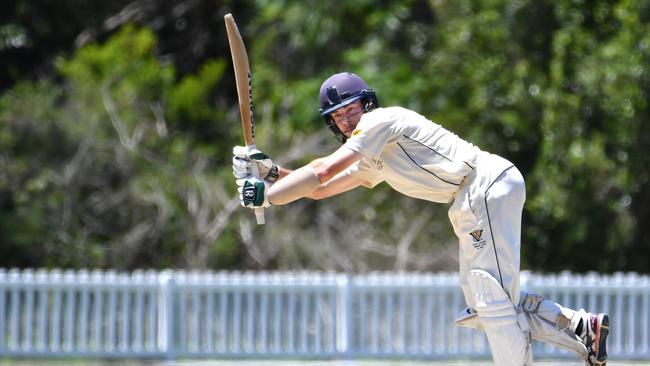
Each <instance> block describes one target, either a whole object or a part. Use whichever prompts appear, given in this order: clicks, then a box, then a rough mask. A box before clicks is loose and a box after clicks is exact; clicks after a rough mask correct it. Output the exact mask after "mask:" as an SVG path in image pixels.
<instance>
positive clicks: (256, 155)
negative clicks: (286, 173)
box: [232, 146, 280, 183]
mask: <svg viewBox="0 0 650 366" xmlns="http://www.w3.org/2000/svg"><path fill="white" fill-rule="evenodd" d="M232 154H233V158H232V174H233V175H234V176H235V178H237V179H243V178H246V177H247V176H249V175H252V173H253V170H254V169H253V164H255V165H254V167H255V168H256V170H257V174H258V175H259V177H260V178H261V179H264V180H266V181H268V182H270V183H274V182H275V181H276V180H278V177H279V176H280V175H279V169H278V165H277V164H275V163H274V162H273V160H271V158H269V157H268V156H267V155H266V154H264V153H263V152H261V151H260V150H258V149H253V150H250V151H249V150H248V148H247V147H245V146H235V147H234V148H233V149H232Z"/></svg>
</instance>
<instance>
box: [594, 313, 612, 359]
mask: <svg viewBox="0 0 650 366" xmlns="http://www.w3.org/2000/svg"><path fill="white" fill-rule="evenodd" d="M598 324H599V326H598V331H597V332H596V339H595V342H594V343H596V345H597V348H596V364H597V365H601V366H606V365H607V335H608V334H609V316H608V315H607V314H598Z"/></svg>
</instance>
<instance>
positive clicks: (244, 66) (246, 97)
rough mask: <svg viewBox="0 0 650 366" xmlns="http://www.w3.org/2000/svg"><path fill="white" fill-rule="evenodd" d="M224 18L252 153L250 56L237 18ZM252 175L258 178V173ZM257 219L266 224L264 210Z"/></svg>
mask: <svg viewBox="0 0 650 366" xmlns="http://www.w3.org/2000/svg"><path fill="white" fill-rule="evenodd" d="M223 18H224V21H225V22H226V33H228V44H230V54H231V55H232V65H233V68H234V69H235V83H236V84H237V95H238V96H239V114H240V116H241V126H242V130H243V132H244V143H245V145H246V147H247V148H248V150H249V151H250V150H252V149H254V148H255V130H254V128H253V87H252V78H251V69H250V66H249V64H248V54H247V53H246V47H245V46H244V40H243V39H242V36H241V33H239V29H238V28H237V24H236V23H235V18H233V16H232V14H230V13H228V14H226V15H225V16H224V17H223ZM253 169H255V164H253ZM252 173H253V175H255V176H258V172H257V171H253V172H252ZM255 218H256V219H257V223H258V224H260V225H261V224H264V222H265V219H264V208H262V207H260V208H255Z"/></svg>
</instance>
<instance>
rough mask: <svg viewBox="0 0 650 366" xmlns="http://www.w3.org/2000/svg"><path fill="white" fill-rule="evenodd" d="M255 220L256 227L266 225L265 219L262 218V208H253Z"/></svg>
mask: <svg viewBox="0 0 650 366" xmlns="http://www.w3.org/2000/svg"><path fill="white" fill-rule="evenodd" d="M255 219H256V220H257V224H258V225H264V224H265V223H266V219H265V218H264V207H256V208H255Z"/></svg>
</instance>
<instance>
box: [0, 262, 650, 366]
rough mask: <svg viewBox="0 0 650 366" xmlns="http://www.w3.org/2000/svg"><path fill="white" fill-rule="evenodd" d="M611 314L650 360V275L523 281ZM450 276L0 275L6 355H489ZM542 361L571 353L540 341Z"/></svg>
mask: <svg viewBox="0 0 650 366" xmlns="http://www.w3.org/2000/svg"><path fill="white" fill-rule="evenodd" d="M522 282H523V283H522V288H525V289H528V290H531V291H534V292H537V293H539V294H542V295H545V296H547V297H549V298H551V299H554V300H557V301H559V302H560V303H562V304H564V305H566V306H569V307H572V308H581V307H583V308H585V309H587V310H594V309H598V310H599V311H606V312H608V313H609V314H610V317H611V335H610V338H609V345H608V346H609V347H608V351H609V354H610V357H612V358H616V359H650V338H649V334H648V333H649V330H650V319H648V317H649V314H650V280H649V277H648V276H640V275H636V274H615V275H612V276H597V275H586V276H576V275H571V274H568V273H563V274H560V275H546V276H542V275H534V274H529V273H525V274H524V275H523V276H522ZM463 307H464V301H463V299H462V295H461V293H460V290H459V288H458V279H457V276H456V275H455V274H445V273H442V274H399V273H381V274H368V275H354V276H349V275H343V274H327V273H255V274H253V273H192V272H172V271H163V272H153V271H149V272H134V273H115V272H110V271H109V272H101V271H92V272H89V271H83V270H82V271H75V272H73V271H66V272H61V271H56V270H54V271H40V270H39V271H31V270H25V271H17V270H10V271H6V270H2V269H0V357H87V358H133V357H138V358H167V359H172V358H244V357H246V358H276V357H277V358H357V357H364V358H368V357H370V358H424V359H444V358H488V357H489V348H488V346H487V343H486V340H485V337H484V336H483V334H481V333H480V332H477V331H474V330H471V329H465V328H459V327H457V326H455V324H454V322H453V319H454V317H455V315H456V314H457V313H458V312H459V311H460V310H462V308H463ZM534 351H535V355H536V357H548V356H551V357H570V356H571V355H569V354H568V353H567V352H564V351H560V350H558V349H556V348H554V347H551V346H547V345H544V344H541V343H537V344H536V345H535V349H534Z"/></svg>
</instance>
